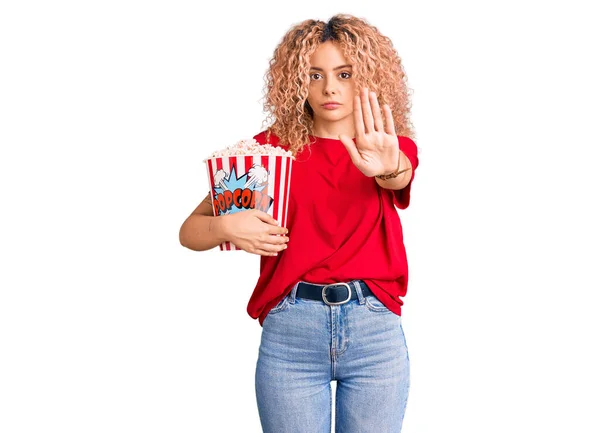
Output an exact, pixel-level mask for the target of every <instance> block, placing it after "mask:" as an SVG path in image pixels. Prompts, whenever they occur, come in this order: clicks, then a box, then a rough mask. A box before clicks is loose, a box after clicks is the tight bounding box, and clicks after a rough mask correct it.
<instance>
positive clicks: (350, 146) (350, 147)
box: [338, 134, 361, 167]
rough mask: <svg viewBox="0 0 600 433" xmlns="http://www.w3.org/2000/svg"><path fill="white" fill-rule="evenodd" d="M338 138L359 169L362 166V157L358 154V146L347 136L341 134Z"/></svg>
mask: <svg viewBox="0 0 600 433" xmlns="http://www.w3.org/2000/svg"><path fill="white" fill-rule="evenodd" d="M338 137H339V139H340V140H341V142H342V144H343V145H344V147H345V148H346V150H347V151H348V153H349V154H350V159H351V160H352V162H353V163H354V165H356V166H357V167H358V165H359V164H360V161H361V157H360V154H359V153H358V150H357V149H356V144H355V143H354V141H352V139H351V138H350V137H348V136H347V135H344V134H340V135H338Z"/></svg>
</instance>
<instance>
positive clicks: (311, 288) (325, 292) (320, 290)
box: [296, 280, 373, 305]
mask: <svg viewBox="0 0 600 433" xmlns="http://www.w3.org/2000/svg"><path fill="white" fill-rule="evenodd" d="M355 281H358V284H359V285H360V288H361V290H362V293H363V296H368V295H373V292H371V289H369V286H367V284H366V283H365V282H364V281H363V280H355ZM296 297H298V298H306V299H315V300H320V301H323V302H325V303H326V304H327V305H340V304H345V303H346V302H348V301H350V300H351V299H357V298H358V295H357V294H356V289H355V288H354V284H352V283H351V282H349V283H334V284H325V285H323V284H313V283H305V282H304V281H300V282H299V283H298V289H297V290H296Z"/></svg>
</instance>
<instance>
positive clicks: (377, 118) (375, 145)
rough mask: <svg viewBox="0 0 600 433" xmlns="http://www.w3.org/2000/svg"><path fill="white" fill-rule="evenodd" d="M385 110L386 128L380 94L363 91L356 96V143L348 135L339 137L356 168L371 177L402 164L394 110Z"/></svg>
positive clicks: (354, 112) (385, 107) (391, 170)
mask: <svg viewBox="0 0 600 433" xmlns="http://www.w3.org/2000/svg"><path fill="white" fill-rule="evenodd" d="M383 108H384V110H383V111H384V115H385V129H384V127H383V119H382V118H381V110H380V108H379V102H378V101H377V95H376V94H375V92H369V89H368V88H366V87H365V88H363V89H362V91H361V92H360V95H357V96H355V97H354V106H353V110H354V111H353V115H354V128H355V131H356V143H354V142H353V141H352V138H350V137H348V136H346V135H343V134H342V135H340V136H339V138H340V140H341V141H342V143H343V144H344V146H345V147H346V150H347V151H348V153H349V154H350V158H351V159H352V162H353V163H354V165H355V166H356V168H358V169H359V170H360V171H361V173H363V174H364V175H365V176H368V177H373V176H377V175H379V174H383V173H389V172H393V171H395V170H396V166H397V164H398V157H399V152H400V149H399V148H398V136H397V135H396V130H395V127H394V119H393V116H392V110H391V109H390V107H389V105H387V104H385V105H384V106H383Z"/></svg>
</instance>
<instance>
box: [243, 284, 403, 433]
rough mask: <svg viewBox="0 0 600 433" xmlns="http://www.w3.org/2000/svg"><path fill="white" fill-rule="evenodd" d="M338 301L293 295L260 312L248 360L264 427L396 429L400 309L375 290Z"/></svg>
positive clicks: (321, 432)
mask: <svg viewBox="0 0 600 433" xmlns="http://www.w3.org/2000/svg"><path fill="white" fill-rule="evenodd" d="M351 284H353V285H354V286H355V287H356V290H357V294H358V299H353V300H350V301H349V302H347V303H345V304H341V305H331V306H330V305H327V304H325V303H324V302H323V301H320V300H312V299H304V298H297V297H296V290H297V287H298V286H297V285H295V286H294V288H293V289H292V291H291V292H290V293H289V294H288V295H287V296H286V297H285V298H283V299H282V300H281V302H279V304H277V305H276V306H275V307H273V308H272V309H271V311H270V312H269V314H268V315H267V316H266V318H265V320H264V322H263V327H262V335H261V341H260V347H259V353H258V360H257V363H256V378H255V380H256V400H257V403H258V412H259V416H260V422H261V425H262V428H263V432H264V433H331V424H332V420H331V418H332V415H331V414H332V407H331V405H332V396H331V394H332V392H331V381H332V380H335V381H337V387H336V395H335V412H336V417H335V427H336V428H335V431H336V433H387V432H389V433H392V432H393V433H399V432H400V431H401V429H402V420H403V419H404V411H405V409H406V403H407V400H408V392H409V388H410V366H409V364H410V361H409V357H408V348H407V346H406V340H405V338H404V331H403V329H402V323H401V322H402V320H401V317H400V316H398V315H397V314H395V313H393V312H391V311H390V310H389V309H388V308H387V307H386V306H384V305H383V303H382V302H381V301H379V300H378V299H377V298H376V297H375V296H373V295H369V296H366V297H365V296H363V294H362V290H361V285H364V284H365V283H364V282H363V281H362V280H354V281H352V283H351Z"/></svg>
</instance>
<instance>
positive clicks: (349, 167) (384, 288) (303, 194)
mask: <svg viewBox="0 0 600 433" xmlns="http://www.w3.org/2000/svg"><path fill="white" fill-rule="evenodd" d="M311 138H313V139H316V143H313V144H311V145H310V146H308V145H306V146H304V148H302V150H301V151H300V152H298V154H297V155H296V159H295V160H294V162H293V166H292V177H291V185H290V192H289V205H288V215H287V224H286V226H287V228H288V229H289V234H288V236H289V238H290V241H289V242H288V248H287V249H285V250H283V251H281V252H279V254H278V255H277V256H261V257H260V276H259V278H258V282H257V284H256V287H255V288H254V291H253V293H252V296H251V297H250V301H249V302H248V308H247V311H248V314H249V315H250V317H252V318H253V319H256V318H258V319H259V323H260V325H261V326H262V324H263V321H264V320H265V317H266V316H267V314H268V313H269V311H270V310H271V309H272V308H273V307H274V306H275V305H277V304H278V303H279V301H281V300H282V299H283V298H284V297H285V296H287V295H288V294H289V293H290V291H291V290H292V288H293V287H294V285H295V284H296V283H297V282H298V281H306V282H309V283H314V284H332V283H336V282H348V281H351V280H355V279H360V280H363V281H365V283H367V285H368V286H369V288H370V289H371V291H372V292H373V294H374V295H375V296H376V297H377V298H378V299H379V300H380V301H381V302H382V303H383V304H384V305H385V306H387V307H388V308H389V309H390V310H391V311H392V312H394V313H396V314H397V315H399V316H400V315H401V306H402V305H403V304H404V303H403V302H402V300H401V299H400V297H403V296H405V295H406V289H407V284H408V263H407V260H406V251H405V248H404V242H403V235H402V225H401V224H400V217H399V216H398V212H397V211H396V208H395V207H394V205H395V206H397V207H398V208H400V209H406V208H407V207H408V204H409V202H410V188H411V185H412V181H413V178H414V176H415V171H416V168H417V166H418V164H419V159H418V157H417V146H416V145H415V143H414V141H413V140H411V139H410V138H409V137H402V136H398V145H399V148H400V150H402V152H404V154H405V155H406V156H407V157H408V159H409V160H410V162H411V164H412V167H413V170H412V175H411V180H410V183H409V184H408V185H407V186H406V187H405V188H403V189H401V190H390V189H386V188H382V187H380V186H379V185H378V184H377V181H376V180H375V178H374V177H367V176H365V175H364V174H362V173H361V172H360V171H359V170H358V169H357V168H356V166H355V165H354V163H353V162H352V160H351V159H350V154H349V153H348V151H347V150H346V148H345V147H344V145H343V143H342V142H341V141H340V140H336V139H332V138H320V137H311ZM254 139H255V140H256V141H258V142H259V143H260V144H265V143H266V131H262V132H260V133H259V134H257V135H255V136H254ZM269 143H270V144H271V145H279V140H278V138H277V137H276V136H275V135H274V134H271V136H270V140H269ZM281 147H283V148H284V149H286V150H287V149H288V147H287V146H286V145H281ZM309 148H310V150H309Z"/></svg>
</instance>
